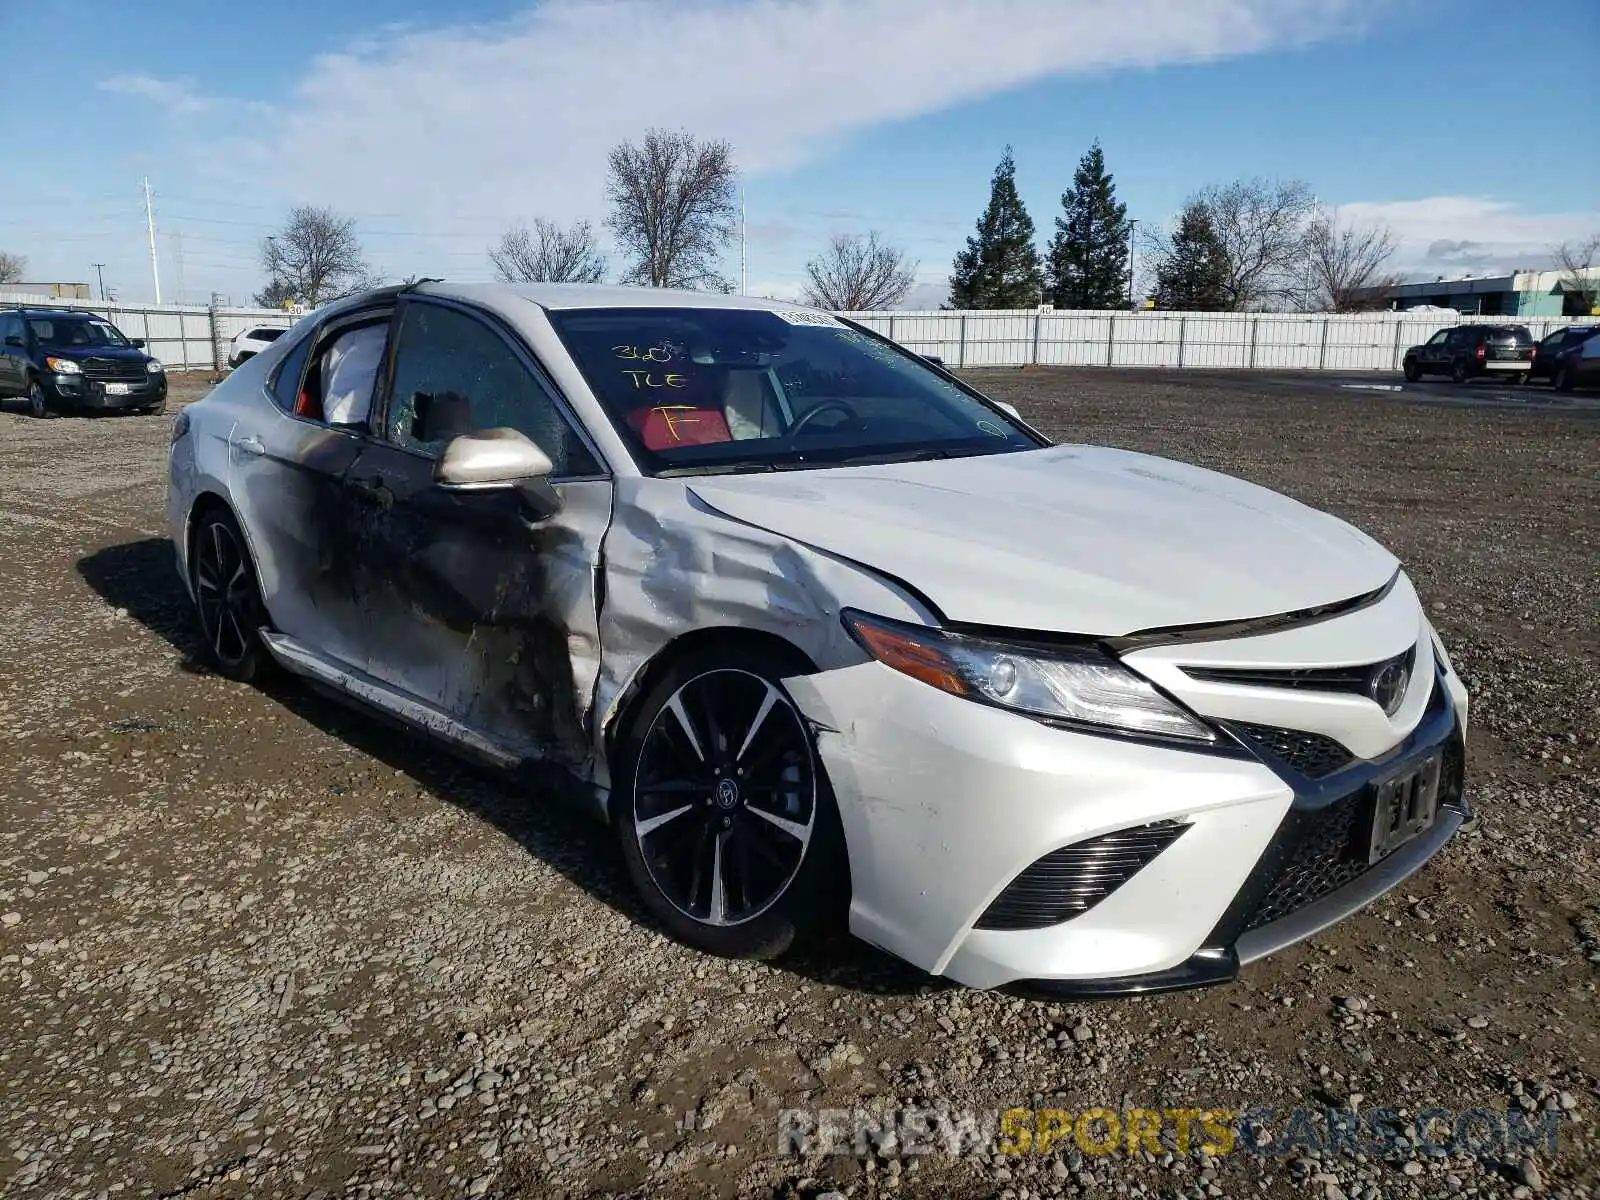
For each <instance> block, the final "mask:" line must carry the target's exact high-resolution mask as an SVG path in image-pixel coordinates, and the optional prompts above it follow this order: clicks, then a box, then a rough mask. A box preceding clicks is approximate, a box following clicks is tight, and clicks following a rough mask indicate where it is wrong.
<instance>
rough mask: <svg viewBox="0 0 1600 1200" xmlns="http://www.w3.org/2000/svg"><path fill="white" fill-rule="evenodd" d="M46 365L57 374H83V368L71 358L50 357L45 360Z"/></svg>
mask: <svg viewBox="0 0 1600 1200" xmlns="http://www.w3.org/2000/svg"><path fill="white" fill-rule="evenodd" d="M44 365H45V366H47V367H49V368H50V369H51V370H52V371H54V372H55V373H56V374H57V375H82V374H83V368H82V367H80V366H79V365H78V364H77V363H75V362H73V361H72V360H71V359H70V358H49V357H47V358H46V359H45V360H44Z"/></svg>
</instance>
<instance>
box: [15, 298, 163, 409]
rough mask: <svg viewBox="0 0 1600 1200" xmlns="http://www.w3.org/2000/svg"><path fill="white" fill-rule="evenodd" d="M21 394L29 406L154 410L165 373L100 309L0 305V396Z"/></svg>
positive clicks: (159, 402) (159, 401) (140, 344)
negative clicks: (10, 306) (102, 314)
mask: <svg viewBox="0 0 1600 1200" xmlns="http://www.w3.org/2000/svg"><path fill="white" fill-rule="evenodd" d="M7 396H26V397H27V398H28V411H29V412H31V413H32V414H33V415H34V416H36V417H47V416H50V415H51V414H52V413H56V412H60V411H62V410H63V409H78V410H86V409H88V410H99V411H102V412H103V411H108V410H110V411H127V410H129V409H133V410H137V411H141V412H160V411H162V410H163V409H164V408H166V405H167V373H166V371H165V370H163V369H162V366H161V364H160V363H159V362H157V361H156V360H155V359H154V358H152V357H151V356H150V355H148V354H146V353H145V352H144V342H143V341H142V340H140V339H138V338H133V339H129V338H126V337H124V336H123V335H122V331H121V330H119V329H118V328H117V327H116V326H115V325H113V324H111V322H110V321H108V320H106V319H105V318H104V317H102V316H101V315H100V314H99V313H93V312H79V311H76V310H70V309H52V308H14V309H0V398H4V397H7Z"/></svg>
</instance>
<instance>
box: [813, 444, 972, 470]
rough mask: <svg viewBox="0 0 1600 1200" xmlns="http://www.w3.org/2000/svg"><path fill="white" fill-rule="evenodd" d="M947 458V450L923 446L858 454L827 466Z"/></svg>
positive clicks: (948, 453)
mask: <svg viewBox="0 0 1600 1200" xmlns="http://www.w3.org/2000/svg"><path fill="white" fill-rule="evenodd" d="M949 457H950V451H948V450H940V449H937V448H932V447H926V446H925V447H923V448H921V449H918V450H885V451H883V452H881V453H878V454H860V455H857V456H856V457H855V458H841V459H840V460H839V461H838V462H836V463H831V464H829V465H830V466H838V467H857V466H861V465H863V464H868V465H871V464H876V463H902V462H923V461H925V460H928V459H933V458H949Z"/></svg>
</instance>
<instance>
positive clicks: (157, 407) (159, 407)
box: [139, 396, 167, 416]
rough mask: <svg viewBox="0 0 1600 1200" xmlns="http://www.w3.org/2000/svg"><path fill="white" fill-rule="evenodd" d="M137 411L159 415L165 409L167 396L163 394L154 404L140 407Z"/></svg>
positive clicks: (149, 414) (147, 414)
mask: <svg viewBox="0 0 1600 1200" xmlns="http://www.w3.org/2000/svg"><path fill="white" fill-rule="evenodd" d="M139 411H140V412H142V413H144V414H145V415H146V416H160V415H161V414H162V413H164V412H166V411H167V398H166V397H165V396H163V397H161V399H160V400H157V401H156V402H155V403H154V404H152V405H150V406H149V407H147V408H141V409H140V410H139Z"/></svg>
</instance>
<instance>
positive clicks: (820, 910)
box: [612, 646, 848, 959]
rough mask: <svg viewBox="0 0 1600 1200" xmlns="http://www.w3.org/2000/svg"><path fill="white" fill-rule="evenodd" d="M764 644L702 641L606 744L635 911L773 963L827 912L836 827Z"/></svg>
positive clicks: (697, 941) (841, 874)
mask: <svg viewBox="0 0 1600 1200" xmlns="http://www.w3.org/2000/svg"><path fill="white" fill-rule="evenodd" d="M804 669H805V668H804V667H803V666H797V664H795V663H793V662H790V661H787V659H786V656H784V655H781V654H778V653H776V652H774V651H772V650H768V649H766V648H765V647H759V646H749V647H743V648H739V647H708V648H706V649H704V650H699V651H695V652H691V653H689V654H687V655H685V656H684V657H683V658H681V659H680V660H679V661H678V662H676V663H674V664H673V665H672V666H671V667H670V668H669V669H668V670H667V671H666V673H665V674H664V675H663V676H662V678H661V679H660V680H659V681H658V682H657V683H656V685H655V686H654V687H652V688H651V689H650V691H649V692H648V693H646V694H645V696H644V697H643V698H642V699H641V701H640V703H639V705H638V706H637V708H636V710H635V711H634V713H633V714H632V715H631V716H630V718H629V720H628V725H627V728H626V731H625V733H624V735H623V740H622V742H621V743H620V744H619V746H618V748H617V755H616V763H617V767H618V770H617V772H616V775H615V776H614V780H615V782H616V785H617V786H616V790H615V791H614V792H613V793H612V796H613V804H614V805H615V807H614V809H613V814H614V816H615V825H616V830H617V836H618V840H619V842H620V843H621V848H622V856H623V860H624V862H625V863H626V864H627V868H628V874H629V876H630V877H631V878H632V880H633V884H634V886H635V888H637V889H638V892H639V896H640V898H641V899H642V900H643V901H644V905H645V907H646V908H647V909H648V910H649V912H650V914H651V916H652V917H654V918H655V920H656V921H657V922H658V923H659V925H660V926H661V927H662V928H664V929H665V930H666V931H667V932H669V933H670V934H671V935H672V936H673V937H675V938H677V939H678V940H679V941H681V942H684V943H686V944H688V945H690V946H693V947H695V948H696V949H698V950H703V951H706V952H707V953H710V954H715V955H719V956H721V957H724V958H754V959H770V958H776V957H777V956H779V955H781V954H783V953H784V952H785V951H786V950H788V949H789V948H790V947H791V946H792V945H793V944H794V943H795V941H796V940H797V939H799V938H802V937H804V936H805V935H807V934H809V933H811V932H812V931H814V930H818V929H820V928H823V927H826V926H827V925H829V924H831V923H834V922H836V921H837V919H838V917H839V916H840V915H841V914H842V911H843V905H844V902H845V901H847V900H848V887H847V880H848V868H847V866H846V857H845V852H844V834H843V831H842V829H841V827H840V824H839V817H838V810H837V808H836V807H835V804H834V799H833V791H832V789H831V788H830V787H829V786H828V780H827V774H826V772H825V771H824V769H823V766H822V761H821V759H820V758H819V756H818V755H817V752H816V746H815V744H814V743H813V740H812V736H811V730H810V727H809V725H808V724H807V723H806V721H805V719H804V718H803V717H802V716H801V715H800V712H799V710H798V709H797V708H796V707H795V706H794V702H793V701H792V700H790V698H789V696H788V694H787V693H786V692H785V691H784V689H783V686H782V684H781V683H780V682H779V681H780V680H781V679H783V678H784V677H785V676H787V675H793V674H795V673H796V671H797V670H804Z"/></svg>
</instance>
